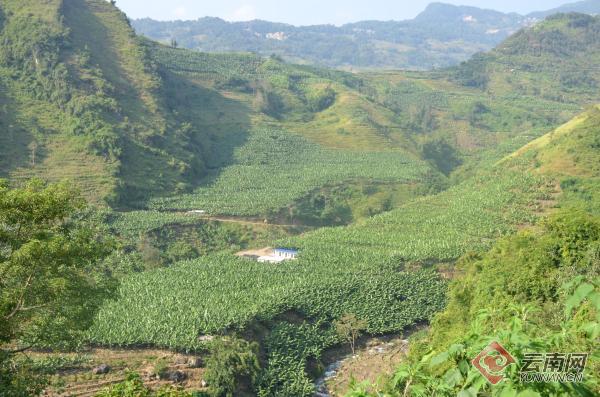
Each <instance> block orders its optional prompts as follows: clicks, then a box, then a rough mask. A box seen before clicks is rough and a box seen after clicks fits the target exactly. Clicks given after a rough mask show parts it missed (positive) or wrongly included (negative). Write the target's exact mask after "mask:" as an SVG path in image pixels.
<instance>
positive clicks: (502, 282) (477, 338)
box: [355, 106, 600, 397]
mask: <svg viewBox="0 0 600 397" xmlns="http://www.w3.org/2000/svg"><path fill="white" fill-rule="evenodd" d="M599 164H600V109H599V108H598V106H593V107H590V108H589V109H588V110H587V111H585V112H584V113H582V114H580V115H578V116H577V117H575V118H574V119H572V120H571V121H569V122H568V123H566V124H564V125H562V126H560V127H559V128H557V129H556V130H554V131H551V132H549V133H548V134H546V135H544V136H542V137H540V138H539V139H536V140H534V141H532V142H531V143H529V144H527V145H525V146H524V147H523V148H521V149H519V150H518V151H516V152H515V153H513V154H511V155H510V156H507V157H506V158H505V159H503V160H502V161H500V162H499V163H498V164H496V166H495V168H496V169H498V170H499V171H500V172H503V173H513V172H515V173H518V174H534V175H538V176H543V177H544V178H546V180H547V181H548V182H549V183H553V184H556V186H557V187H558V186H559V185H560V191H557V192H556V194H552V195H549V194H547V195H545V197H543V195H542V196H541V197H543V199H542V200H540V201H539V203H538V205H537V207H538V211H541V214H542V215H543V217H542V218H540V220H539V221H538V222H536V224H535V225H534V226H533V227H527V228H521V229H522V230H520V231H519V232H518V233H516V234H514V235H510V236H507V237H505V238H502V239H500V240H499V241H498V242H497V243H495V244H494V247H493V248H492V249H490V250H489V251H487V252H484V253H478V254H477V255H473V254H467V255H465V256H464V257H463V258H461V259H460V260H459V262H458V263H457V268H458V270H459V272H458V273H457V275H456V276H457V278H456V280H455V281H453V282H452V283H451V284H450V288H449V291H448V304H447V307H446V308H445V309H444V310H443V311H442V312H440V313H438V314H437V315H436V316H435V318H434V320H433V321H432V325H431V328H430V329H429V330H428V331H427V332H422V333H420V334H418V335H415V336H414V337H413V338H412V340H411V345H410V353H409V355H408V358H407V359H405V360H403V362H402V363H401V365H400V367H399V368H398V370H397V372H396V373H395V374H388V375H392V378H393V382H392V381H389V383H388V384H387V385H385V386H384V389H385V391H386V393H387V394H389V395H390V396H418V395H421V393H420V390H422V387H424V386H425V385H426V387H427V390H430V391H431V392H432V393H433V392H435V393H436V395H442V396H454V395H456V393H457V392H458V390H459V389H462V390H469V393H470V394H471V395H484V394H485V393H486V392H487V388H488V387H489V386H488V384H487V382H485V381H484V380H483V379H482V378H480V376H479V374H478V373H476V372H475V369H474V368H473V366H471V365H470V364H469V361H470V360H471V359H472V358H473V357H475V356H476V355H477V354H478V353H479V352H480V351H481V350H482V348H483V347H485V346H486V345H488V344H489V343H490V341H491V340H494V341H497V342H499V343H501V344H502V345H503V346H504V347H505V348H506V349H507V350H508V351H510V353H511V354H512V355H513V356H514V357H515V358H516V359H517V360H518V362H519V363H520V364H519V365H523V360H524V354H525V353H527V352H529V351H532V350H535V351H558V350H563V351H564V350H568V351H587V350H590V349H591V350H593V349H594V348H593V347H592V346H594V344H595V343H596V340H597V333H596V332H595V330H596V329H597V323H598V313H599V310H600V305H599V302H598V299H597V298H598V292H599V286H598V271H599V267H598V266H599V264H600V263H599V261H598V257H597V251H598V250H597V246H598V238H599V237H600V168H599ZM531 313H536V314H535V315H534V316H531ZM556 313H561V314H562V315H560V316H557V315H556ZM588 365H589V366H588V367H587V368H586V371H585V374H586V376H584V378H583V381H581V382H578V383H569V382H562V383H559V382H553V383H550V382H548V383H537V384H533V383H529V384H528V383H523V382H521V381H520V380H519V379H518V372H513V371H506V372H505V375H506V376H505V378H506V379H504V380H503V383H502V384H501V385H499V386H498V387H496V388H494V389H491V390H489V392H491V393H492V394H491V395H506V394H510V393H512V394H513V395H514V394H515V393H517V392H516V390H519V392H520V393H530V394H531V393H534V394H531V395H540V396H544V395H553V396H582V397H583V396H592V395H596V394H597V393H598V390H600V389H599V386H598V376H597V374H598V364H597V363H595V362H593V361H592V362H590V364H588ZM412 371H418V373H419V376H418V377H417V378H413V379H411V378H410V376H407V375H408V374H410V373H411V372H412ZM377 387H379V385H378V386H375V385H373V386H372V387H366V386H365V385H362V386H357V387H356V388H355V391H356V392H359V390H361V389H362V388H366V389H368V390H369V392H368V393H367V392H364V393H361V394H360V395H364V396H375V395H378V393H375V390H376V389H377Z"/></svg>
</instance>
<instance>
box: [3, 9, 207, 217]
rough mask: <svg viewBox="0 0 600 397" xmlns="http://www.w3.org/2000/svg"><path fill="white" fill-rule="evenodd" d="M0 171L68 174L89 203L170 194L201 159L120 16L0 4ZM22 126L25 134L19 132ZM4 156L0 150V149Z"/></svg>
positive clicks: (112, 11)
mask: <svg viewBox="0 0 600 397" xmlns="http://www.w3.org/2000/svg"><path fill="white" fill-rule="evenodd" d="M0 7H1V8H2V11H3V14H4V15H5V19H6V20H5V22H4V26H3V30H2V37H3V44H2V46H1V49H0V50H1V51H2V54H3V56H2V59H1V63H0V66H1V68H2V82H1V83H0V85H1V86H2V87H4V88H5V90H3V94H2V102H3V113H4V115H5V116H3V117H2V119H3V122H4V123H6V124H8V125H7V126H6V127H7V128H6V129H4V130H3V134H2V138H1V139H2V140H3V143H5V144H6V145H3V148H10V147H11V146H13V145H14V147H16V148H17V149H18V150H17V151H11V153H10V154H9V153H6V156H7V157H6V158H7V160H6V161H4V158H5V155H4V154H3V156H2V158H3V165H4V166H3V167H2V169H1V172H3V173H4V175H7V176H11V177H12V178H14V179H16V180H18V179H22V178H26V177H32V176H40V177H43V178H45V179H48V180H57V179H62V178H69V179H72V180H74V182H75V183H77V184H79V185H81V186H82V187H83V188H84V190H85V192H86V195H87V196H88V197H89V198H91V199H92V200H94V201H96V202H102V201H104V200H108V201H109V202H110V203H112V204H114V205H132V204H134V203H135V202H136V201H138V200H143V199H145V198H147V197H148V196H149V195H152V194H160V192H164V191H173V190H174V189H175V188H176V187H177V186H178V185H179V184H184V183H185V181H186V179H187V178H188V177H190V176H193V175H195V174H198V173H201V172H202V170H203V165H202V162H201V159H200V156H196V153H195V151H196V150H197V147H195V146H194V145H193V144H192V143H191V142H190V137H189V136H187V135H186V134H188V132H187V131H183V129H182V126H181V125H180V123H178V122H177V121H176V120H175V119H174V118H173V117H172V115H171V114H170V111H169V109H168V108H167V107H166V105H165V103H164V97H163V92H162V90H163V86H162V82H161V79H160V77H159V76H158V74H157V73H156V71H155V70H154V69H153V65H152V63H151V62H150V60H149V59H148V57H147V55H146V49H145V47H144V46H143V45H142V43H141V42H140V41H139V39H138V38H137V37H136V36H135V34H134V32H133V30H132V29H131V28H130V27H129V25H128V21H127V18H126V17H125V15H124V14H122V13H121V12H120V11H119V10H118V9H117V8H115V7H114V6H113V5H111V4H110V3H109V2H106V1H101V0H64V1H59V0H52V1H48V2H43V3H39V2H34V1H25V2H15V1H10V0H6V1H2V2H1V3H0ZM25 131H26V132H25ZM7 152H8V151H7Z"/></svg>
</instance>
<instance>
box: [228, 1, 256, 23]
mask: <svg viewBox="0 0 600 397" xmlns="http://www.w3.org/2000/svg"><path fill="white" fill-rule="evenodd" d="M253 19H256V9H255V8H254V7H253V6H251V5H249V4H244V5H242V6H240V7H238V8H236V9H235V10H234V11H233V13H232V14H231V16H230V17H229V20H231V21H251V20H253Z"/></svg>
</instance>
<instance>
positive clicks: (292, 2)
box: [117, 0, 574, 25]
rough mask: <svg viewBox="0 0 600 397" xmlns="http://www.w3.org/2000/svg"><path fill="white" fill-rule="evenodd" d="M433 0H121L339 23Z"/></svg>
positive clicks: (526, 5)
mask: <svg viewBox="0 0 600 397" xmlns="http://www.w3.org/2000/svg"><path fill="white" fill-rule="evenodd" d="M572 1H574V0H446V1H443V2H446V3H452V4H457V5H473V6H477V7H481V8H491V9H495V10H499V11H504V12H511V11H514V12H519V13H522V14H524V13H528V12H531V11H539V10H545V9H549V8H554V7H556V6H558V5H561V4H564V3H569V2H572ZM431 2H432V0H366V1H364V0H363V1H359V0H167V1H165V0H117V5H118V6H119V7H120V8H121V9H122V10H123V11H125V12H126V13H127V14H128V15H129V16H130V17H131V18H143V17H150V18H154V19H159V20H173V19H197V18H200V17H204V16H215V17H221V18H223V19H227V20H230V21H247V20H251V19H264V20H268V21H274V22H286V23H291V24H294V25H311V24H324V23H331V24H336V25H340V24H343V23H347V22H354V21H360V20H366V19H377V20H390V19H394V20H401V19H407V18H413V17H414V16H415V15H417V14H418V13H419V12H421V11H422V10H423V9H425V7H426V6H427V4H429V3H431Z"/></svg>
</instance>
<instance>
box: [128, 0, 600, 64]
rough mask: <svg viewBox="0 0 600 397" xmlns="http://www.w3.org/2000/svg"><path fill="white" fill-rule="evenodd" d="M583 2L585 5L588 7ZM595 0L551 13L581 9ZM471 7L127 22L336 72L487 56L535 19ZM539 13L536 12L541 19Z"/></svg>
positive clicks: (206, 47) (202, 45)
mask: <svg viewBox="0 0 600 397" xmlns="http://www.w3.org/2000/svg"><path fill="white" fill-rule="evenodd" d="M590 4H591V5H590ZM595 5H596V0H591V1H584V2H580V3H574V4H570V5H567V6H565V8H559V9H556V12H561V11H563V10H568V11H578V10H581V11H582V12H587V11H586V10H595V8H594V7H595ZM534 14H535V13H533V14H529V15H519V14H517V13H502V12H499V11H494V10H486V9H481V8H477V7H469V6H455V5H449V4H445V3H431V4H430V5H429V6H428V7H427V8H426V9H425V10H424V11H423V12H421V13H420V14H419V15H417V17H415V18H414V19H410V20H403V21H393V20H390V21H359V22H354V23H348V24H344V25H341V26H334V25H314V26H294V25H290V24H285V23H275V22H269V21H263V20H254V21H248V22H227V21H225V20H223V19H220V18H215V17H204V18H200V19H198V20H196V21H167V22H160V21H153V20H151V19H149V18H145V19H138V20H134V21H133V22H132V24H133V26H134V28H135V29H136V31H137V32H138V33H139V34H142V35H145V36H147V37H149V38H152V39H154V40H157V41H159V42H163V43H165V44H169V43H171V41H172V40H176V41H177V43H178V45H180V46H182V47H184V48H188V49H195V50H199V51H207V52H224V51H225V52H254V53H257V54H260V55H263V56H269V55H271V54H277V55H279V56H282V57H283V58H284V59H286V60H288V61H291V62H295V63H309V64H315V65H321V66H327V67H335V68H341V69H357V68H358V69H371V68H384V69H419V70H420V69H431V68H439V67H446V66H452V65H455V64H458V63H460V62H461V61H464V60H466V59H468V58H469V57H470V56H472V55H473V54H475V53H477V52H481V51H487V50H490V49H492V48H493V47H494V46H495V45H497V44H499V43H500V42H501V41H502V40H504V39H505V38H507V37H508V36H510V35H511V34H513V33H515V32H516V31H517V30H519V29H521V28H523V27H527V26H531V25H532V24H534V23H536V22H538V21H539V20H540V19H541V17H536V16H535V15H534ZM545 16H546V15H544V17H545Z"/></svg>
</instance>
